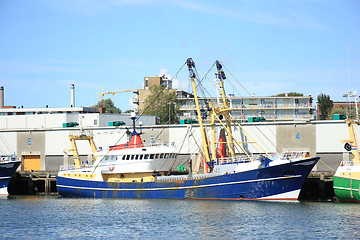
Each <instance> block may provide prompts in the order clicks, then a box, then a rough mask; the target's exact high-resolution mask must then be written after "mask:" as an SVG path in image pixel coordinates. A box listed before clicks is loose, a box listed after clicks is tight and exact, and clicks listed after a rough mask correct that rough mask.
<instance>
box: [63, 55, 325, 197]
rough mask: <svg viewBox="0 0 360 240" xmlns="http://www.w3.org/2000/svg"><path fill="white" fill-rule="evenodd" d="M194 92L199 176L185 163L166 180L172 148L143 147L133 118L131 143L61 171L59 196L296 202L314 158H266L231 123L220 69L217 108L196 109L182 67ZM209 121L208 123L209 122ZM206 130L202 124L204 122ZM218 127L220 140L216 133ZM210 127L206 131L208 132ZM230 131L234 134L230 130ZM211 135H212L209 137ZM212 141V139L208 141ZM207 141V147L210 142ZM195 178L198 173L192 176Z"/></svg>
mask: <svg viewBox="0 0 360 240" xmlns="http://www.w3.org/2000/svg"><path fill="white" fill-rule="evenodd" d="M186 65H187V66H188V69H189V75H190V79H191V85H192V88H193V92H194V99H195V104H196V111H197V116H198V124H199V126H200V131H201V136H202V146H201V147H200V149H199V150H200V152H199V156H200V160H201V161H200V162H201V163H202V164H204V172H203V173H199V172H198V173H196V174H194V173H193V172H194V171H193V170H194V169H193V168H196V166H198V165H199V164H196V163H195V162H194V163H193V162H192V161H190V170H189V172H188V174H182V175H171V174H170V173H171V172H170V170H171V168H172V167H173V166H174V163H175V160H176V152H175V148H174V147H173V146H158V145H154V146H144V145H143V142H142V140H141V136H140V135H141V133H138V132H137V131H136V129H135V121H136V117H135V116H132V120H133V133H132V139H131V140H130V141H129V142H128V143H125V144H120V145H116V146H112V147H110V148H109V149H108V150H107V151H101V152H97V153H96V155H97V160H96V161H95V162H94V163H93V164H92V165H91V166H85V167H83V166H81V165H80V162H79V161H78V159H75V160H76V161H74V162H75V165H67V166H63V167H62V168H61V169H60V171H59V173H58V176H57V178H56V184H57V189H58V191H59V194H61V195H62V196H67V197H99V198H174V199H218V200H297V199H298V196H299V193H300V190H301V187H302V185H303V183H304V181H305V179H306V177H307V175H308V174H309V173H310V171H311V170H312V168H313V167H314V165H315V164H316V163H317V162H318V160H319V158H318V157H309V156H308V154H307V153H305V152H289V153H279V154H270V153H267V152H266V151H265V150H264V149H263V148H261V146H259V144H258V143H257V142H256V141H255V140H254V139H253V138H252V137H251V136H249V135H248V134H247V133H246V131H245V130H244V129H243V128H242V126H241V125H240V124H238V123H237V122H235V121H233V117H232V115H231V110H232V109H231V107H229V99H227V98H226V94H225V90H224V84H223V80H224V79H226V76H225V73H224V71H223V70H222V64H221V63H220V62H219V61H216V63H215V64H214V65H216V68H217V73H216V77H217V81H218V90H219V91H220V92H221V93H220V95H219V96H218V99H219V100H218V102H217V104H213V103H210V102H207V101H205V104H204V105H203V106H200V104H199V101H198V97H197V90H196V86H197V85H198V86H200V85H201V84H196V83H195V80H198V81H199V79H198V74H197V70H196V68H195V63H194V62H193V60H192V59H191V58H189V59H188V60H187V61H186ZM208 116H210V117H208ZM206 121H208V122H207V124H205V122H206ZM216 123H217V125H219V126H221V128H222V129H221V130H220V131H219V132H220V134H218V135H219V140H218V141H217V142H216V141H215V133H216V132H215V128H216ZM208 126H210V128H211V129H210V131H208V130H207V128H208ZM235 126H236V129H239V130H240V131H241V132H242V134H244V135H245V134H246V136H249V139H251V141H248V142H244V140H242V141H237V140H236V139H235V138H234V136H233V130H234V127H235ZM234 131H235V130H234ZM209 132H211V134H209ZM210 135H211V138H209V137H208V136H210ZM210 139H211V141H210ZM244 144H256V145H257V146H258V147H260V148H261V149H262V150H263V152H264V153H263V154H257V155H252V154H251V153H248V152H247V151H246V147H244ZM195 172H197V171H195Z"/></svg>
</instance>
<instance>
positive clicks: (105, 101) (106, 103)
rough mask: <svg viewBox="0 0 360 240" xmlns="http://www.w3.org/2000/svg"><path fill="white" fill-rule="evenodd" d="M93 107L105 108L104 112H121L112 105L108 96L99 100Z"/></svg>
mask: <svg viewBox="0 0 360 240" xmlns="http://www.w3.org/2000/svg"><path fill="white" fill-rule="evenodd" d="M94 107H96V108H105V113H121V110H120V109H119V108H117V107H115V106H114V103H113V101H112V100H111V99H110V98H107V99H103V100H101V101H100V102H98V103H97V104H96V105H95V106H94Z"/></svg>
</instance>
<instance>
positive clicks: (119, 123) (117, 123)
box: [109, 121, 125, 126]
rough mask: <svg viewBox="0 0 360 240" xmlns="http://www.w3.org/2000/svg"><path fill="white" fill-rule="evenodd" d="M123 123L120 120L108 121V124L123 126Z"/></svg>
mask: <svg viewBox="0 0 360 240" xmlns="http://www.w3.org/2000/svg"><path fill="white" fill-rule="evenodd" d="M123 125H125V123H124V122H122V121H115V122H109V126H123Z"/></svg>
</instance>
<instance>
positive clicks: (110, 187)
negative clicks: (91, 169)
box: [56, 157, 319, 200]
mask: <svg viewBox="0 0 360 240" xmlns="http://www.w3.org/2000/svg"><path fill="white" fill-rule="evenodd" d="M318 160H319V158H317V157H314V158H307V159H303V160H298V161H293V162H290V163H287V164H282V165H277V166H271V167H265V168H259V169H255V170H250V171H245V172H237V173H229V174H223V175H214V176H211V177H205V178H200V179H193V178H191V179H183V180H171V181H152V182H127V183H124V182H104V181H93V180H86V179H85V180H84V179H75V178H69V177H62V176H59V175H58V176H57V179H56V181H57V188H58V191H59V193H60V194H61V195H62V196H71V197H74V196H75V197H96V198H173V199H219V200H297V199H298V196H299V193H300V190H301V187H302V185H303V183H304V181H305V179H306V177H307V175H308V174H309V173H310V171H311V170H312V168H313V167H314V165H315V164H316V163H317V161H318Z"/></svg>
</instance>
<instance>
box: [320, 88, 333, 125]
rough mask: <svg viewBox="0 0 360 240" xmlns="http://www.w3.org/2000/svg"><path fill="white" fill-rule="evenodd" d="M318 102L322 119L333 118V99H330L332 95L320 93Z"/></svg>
mask: <svg viewBox="0 0 360 240" xmlns="http://www.w3.org/2000/svg"><path fill="white" fill-rule="evenodd" d="M317 104H318V105H319V111H320V120H329V119H332V115H331V112H332V109H333V101H332V100H331V99H330V96H329V95H326V94H323V93H320V94H319V95H318V96H317Z"/></svg>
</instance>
